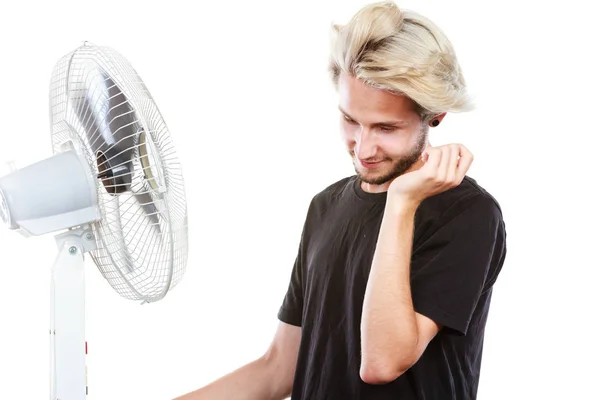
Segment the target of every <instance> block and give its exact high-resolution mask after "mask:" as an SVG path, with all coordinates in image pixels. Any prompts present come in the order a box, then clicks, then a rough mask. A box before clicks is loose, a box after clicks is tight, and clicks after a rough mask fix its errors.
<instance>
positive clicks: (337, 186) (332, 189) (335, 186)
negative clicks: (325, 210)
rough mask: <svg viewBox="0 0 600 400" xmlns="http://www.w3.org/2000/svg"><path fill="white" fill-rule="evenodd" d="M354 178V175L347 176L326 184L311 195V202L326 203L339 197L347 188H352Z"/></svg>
mask: <svg viewBox="0 0 600 400" xmlns="http://www.w3.org/2000/svg"><path fill="white" fill-rule="evenodd" d="M355 178H356V176H355V175H352V176H347V177H344V178H342V179H339V180H338V181H336V182H334V183H332V184H330V185H328V186H326V187H325V188H323V189H322V190H320V191H319V192H317V193H316V194H315V195H314V196H313V198H312V203H314V204H315V205H326V204H329V203H331V202H333V201H335V200H336V199H339V198H340V197H342V196H343V195H344V194H346V193H347V192H348V191H349V190H352V185H353V183H354V179H355Z"/></svg>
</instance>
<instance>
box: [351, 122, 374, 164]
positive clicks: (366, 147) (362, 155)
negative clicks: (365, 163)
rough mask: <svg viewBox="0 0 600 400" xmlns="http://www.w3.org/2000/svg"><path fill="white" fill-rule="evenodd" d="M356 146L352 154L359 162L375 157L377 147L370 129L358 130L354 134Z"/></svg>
mask: <svg viewBox="0 0 600 400" xmlns="http://www.w3.org/2000/svg"><path fill="white" fill-rule="evenodd" d="M356 136H357V137H356V144H355V146H354V153H355V154H356V157H358V158H359V159H360V160H368V159H370V158H372V157H375V155H376V153H377V145H376V141H375V135H374V134H373V132H372V131H371V130H370V129H367V128H360V129H357V132H356Z"/></svg>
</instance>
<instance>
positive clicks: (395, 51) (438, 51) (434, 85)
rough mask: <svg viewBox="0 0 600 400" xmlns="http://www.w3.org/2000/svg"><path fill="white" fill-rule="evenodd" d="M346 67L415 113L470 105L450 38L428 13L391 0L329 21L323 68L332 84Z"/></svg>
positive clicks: (426, 115)
mask: <svg viewBox="0 0 600 400" xmlns="http://www.w3.org/2000/svg"><path fill="white" fill-rule="evenodd" d="M342 72H344V73H348V74H350V75H352V76H354V77H355V78H357V79H360V80H362V81H363V82H365V83H366V84H368V85H371V86H373V87H376V88H380V89H384V90H387V91H390V92H392V93H395V94H399V95H404V96H407V97H409V98H410V99H412V100H413V101H414V102H415V103H416V104H417V106H418V108H419V110H418V111H419V112H420V114H421V118H422V119H423V120H424V121H427V122H428V121H429V120H430V119H431V118H433V117H434V116H436V115H438V114H441V113H444V112H463V111H469V110H471V109H472V108H473V105H472V103H471V100H470V98H469V96H468V95H467V93H466V84H465V79H464V77H463V75H462V71H461V67H460V65H459V64H458V61H457V58H456V54H455V52H454V49H453V47H452V44H451V43H450V41H449V40H448V38H447V37H446V35H445V34H444V33H443V32H442V31H441V30H440V29H439V28H438V27H437V26H436V25H435V24H434V23H433V22H431V21H430V20H429V19H427V18H425V17H423V16H422V15H420V14H417V13H415V12H412V11H409V10H401V9H400V8H398V6H396V4H395V3H393V2H391V1H386V2H379V3H373V4H370V5H367V6H365V7H363V8H362V9H361V10H359V11H358V12H357V13H356V14H355V15H354V17H352V19H351V20H350V22H349V23H348V24H346V25H343V26H342V25H333V33H332V44H331V52H330V60H329V73H330V76H331V79H332V80H333V83H334V85H335V86H336V87H337V83H338V80H339V76H340V74H341V73H342Z"/></svg>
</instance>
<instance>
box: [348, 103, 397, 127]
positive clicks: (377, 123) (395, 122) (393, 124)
mask: <svg viewBox="0 0 600 400" xmlns="http://www.w3.org/2000/svg"><path fill="white" fill-rule="evenodd" d="M338 109H339V110H340V112H341V113H342V114H344V115H345V116H346V117H348V118H350V119H351V120H352V121H354V120H355V119H354V118H352V117H351V116H350V114H348V113H347V112H346V111H344V109H343V108H342V107H341V106H338ZM372 125H376V126H404V125H408V122H407V121H403V120H394V121H381V122H375V123H374V124H372Z"/></svg>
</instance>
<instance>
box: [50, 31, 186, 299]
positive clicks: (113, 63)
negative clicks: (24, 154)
mask: <svg viewBox="0 0 600 400" xmlns="http://www.w3.org/2000/svg"><path fill="white" fill-rule="evenodd" d="M107 77H109V80H107ZM107 82H108V83H109V84H107ZM109 90H110V91H109ZM115 93H117V94H118V95H119V96H123V97H124V99H125V100H124V102H126V103H127V104H126V105H127V106H128V107H129V108H130V109H131V110H132V111H133V113H132V115H129V116H128V117H130V122H129V124H132V123H133V124H135V126H136V129H134V130H132V129H131V128H132V126H131V125H130V126H129V127H127V126H122V127H117V129H116V130H115V129H114V124H115V121H117V122H118V121H119V120H118V117H122V115H118V116H117V118H113V119H112V120H111V121H105V122H110V123H112V125H113V127H112V128H113V129H112V131H111V130H110V129H109V128H108V124H104V125H98V124H97V123H96V124H94V123H93V122H94V121H95V120H94V118H95V117H97V115H98V113H100V114H101V115H110V114H107V113H110V111H111V110H110V109H109V107H111V103H110V102H111V101H114V100H115ZM90 99H92V100H93V101H90ZM113 108H114V107H113ZM112 111H114V110H112ZM96 122H97V121H96ZM50 124H51V132H52V149H53V152H54V154H57V153H59V152H62V151H65V150H67V149H74V150H75V151H77V152H78V153H80V154H81V155H83V156H84V158H85V159H86V160H87V162H88V164H89V166H90V168H91V170H92V171H93V172H94V173H95V174H96V176H98V177H99V178H98V180H97V182H98V184H97V193H98V207H99V209H100V212H101V215H102V218H101V220H100V221H98V222H97V223H95V224H93V230H94V235H95V238H96V245H97V248H96V249H95V250H93V251H91V252H90V255H91V257H92V259H93V261H94V263H95V264H96V266H97V267H98V269H99V270H100V272H101V274H102V276H103V277H104V278H105V279H106V280H107V281H108V283H109V284H110V285H111V286H112V287H113V288H114V289H115V290H116V291H117V293H119V294H120V295H121V296H123V297H124V298H127V299H130V300H143V301H144V302H154V301H157V300H160V299H162V298H163V297H164V296H165V295H166V294H167V292H168V291H169V290H171V289H173V288H174V287H175V286H176V285H177V284H178V283H179V282H180V281H181V279H182V277H183V275H184V273H185V268H186V263H187V254H188V242H187V231H188V222H187V205H186V196H185V186H184V179H183V174H182V170H181V165H180V163H179V160H178V157H177V154H176V150H175V146H174V144H173V141H172V138H171V135H170V132H169V130H168V128H167V126H166V124H165V122H164V120H163V117H162V115H161V114H160V112H159V110H158V108H157V107H156V104H155V102H154V100H153V98H152V96H151V94H150V92H149V91H148V89H147V87H146V85H145V84H144V83H143V81H142V79H141V78H140V76H139V75H138V74H137V72H136V71H135V70H134V69H133V67H132V66H131V65H130V63H129V62H128V61H127V60H126V59H125V58H124V57H123V56H122V55H121V54H119V53H118V52H116V51H115V50H113V49H111V48H107V47H98V46H95V45H92V44H90V43H87V42H86V43H85V44H84V45H83V46H81V47H79V48H78V49H76V50H75V51H73V52H71V53H69V54H67V55H65V56H64V57H62V58H61V59H60V60H59V61H58V62H57V63H56V65H55V67H54V70H53V72H52V79H51V85H50ZM122 129H129V131H133V132H134V134H131V135H129V136H131V137H127V138H125V139H126V140H131V142H132V143H133V145H132V147H131V149H129V150H130V151H131V159H130V160H128V161H129V162H130V163H129V164H128V165H130V166H131V168H130V169H129V170H128V169H124V170H123V171H122V172H121V171H120V170H119V169H118V168H113V169H112V170H111V172H115V176H113V177H106V176H105V175H106V166H107V163H106V162H107V156H106V154H94V151H93V150H92V149H93V148H94V146H96V145H97V144H98V143H97V142H96V141H99V140H104V141H105V143H104V146H105V149H107V150H112V149H115V148H116V147H115V146H118V141H114V143H112V142H110V141H109V139H111V136H110V135H111V134H112V133H114V132H116V131H119V130H121V132H122ZM140 138H142V140H140ZM122 140H123V139H121V141H122ZM108 153H109V154H110V151H108ZM102 157H104V158H102ZM113 167H114V165H113ZM117 167H118V166H117ZM119 173H121V174H122V175H120V176H119V175H118V174H119ZM103 174H104V176H103ZM124 176H126V178H127V179H126V180H127V181H130V187H129V190H125V191H119V192H118V193H116V192H117V191H116V190H112V191H111V190H110V189H111V188H116V187H118V184H117V183H115V182H116V180H119V179H123V178H124ZM111 179H112V180H111ZM140 199H144V201H140ZM149 210H150V211H149Z"/></svg>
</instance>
